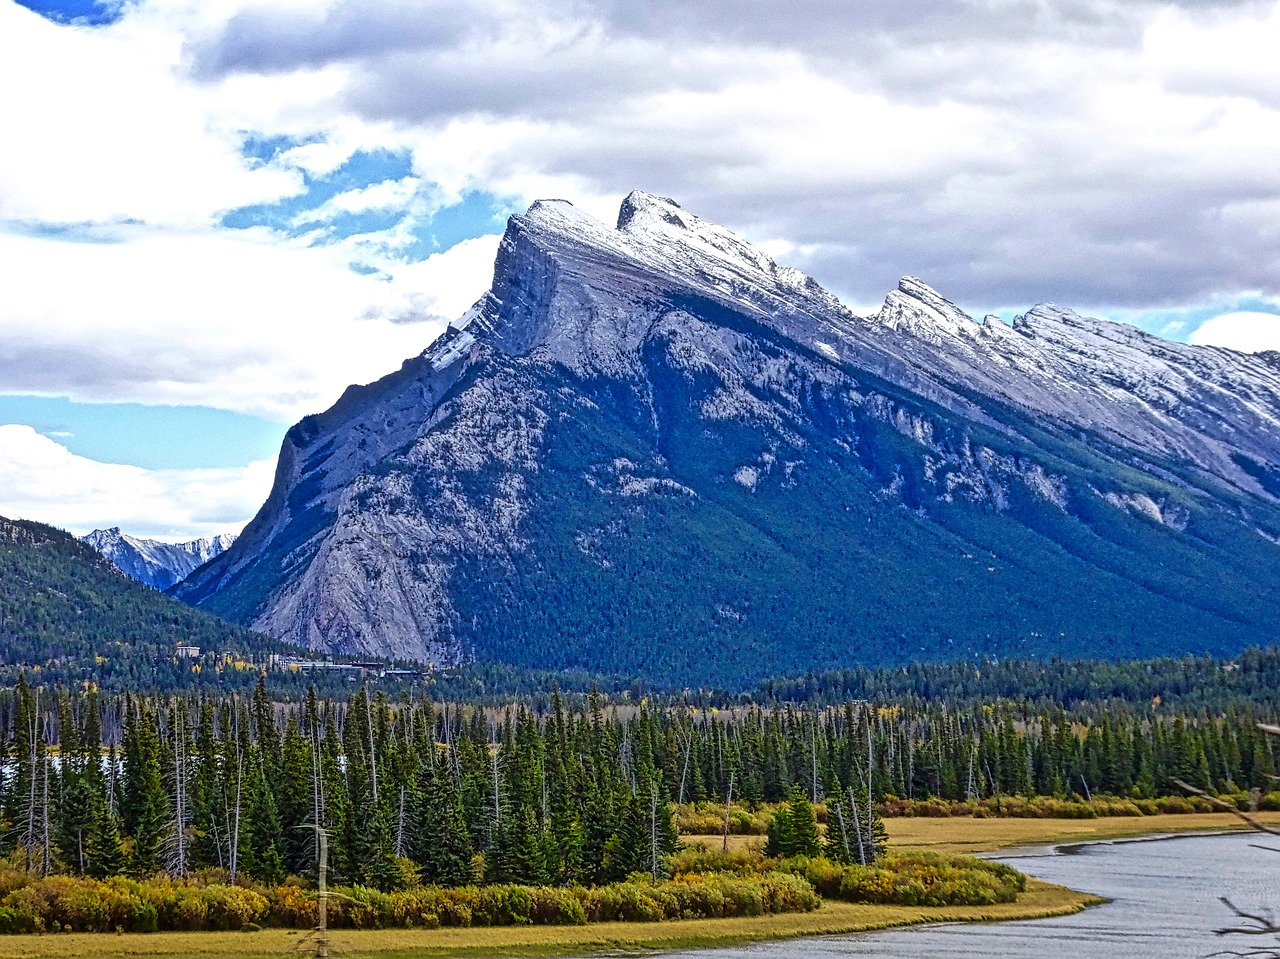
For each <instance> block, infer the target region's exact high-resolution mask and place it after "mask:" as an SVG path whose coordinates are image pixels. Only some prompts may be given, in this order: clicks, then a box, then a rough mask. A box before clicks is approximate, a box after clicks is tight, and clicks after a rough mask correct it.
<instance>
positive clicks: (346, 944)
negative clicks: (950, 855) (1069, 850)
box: [0, 879, 1098, 959]
mask: <svg viewBox="0 0 1280 959" xmlns="http://www.w3.org/2000/svg"><path fill="white" fill-rule="evenodd" d="M1097 901H1098V900H1096V899H1093V898H1092V897H1090V896H1086V895H1083V894H1081V893H1076V892H1072V891H1071V890H1069V889H1064V888H1063V887H1061V886H1055V885H1052V884H1050V883H1046V882H1039V881H1038V880H1034V879H1033V880H1031V881H1030V882H1029V883H1028V887H1027V892H1026V893H1024V894H1023V895H1022V896H1020V897H1019V900H1018V902H1016V903H1002V904H998V905H994V906H947V907H942V908H933V909H922V908H913V907H908V906H864V905H855V904H852V903H846V902H826V903H824V904H823V907H822V908H821V909H819V910H818V911H817V912H809V913H793V914H787V915H781V916H759V917H754V918H748V919H690V920H682V921H678V922H660V923H650V922H606V923H598V924H595V925H590V926H518V927H511V926H500V927H490V928H483V929H432V930H415V929H404V930H398V929H382V930H339V931H336V932H334V933H332V934H331V935H332V938H331V945H330V953H331V955H332V956H334V957H335V959H409V957H415V959H416V957H440V959H444V957H455V956H456V957H468V956H475V957H486V956H510V955H520V956H557V955H568V954H573V955H593V954H599V953H603V952H616V951H619V950H634V949H675V948H696V947H700V946H723V945H729V944H731V943H738V942H754V941H759V940H764V939H783V938H790V937H794V936H816V935H827V934H833V933H841V932H859V931H865V930H870V929H884V928H888V927H890V926H904V925H914V924H918V923H923V922H993V921H1000V920H1009V919H1035V918H1042V917H1045V916H1057V915H1065V914H1067V913H1072V912H1078V911H1079V910H1081V909H1083V908H1084V907H1085V906H1087V905H1090V904H1091V903H1093V902H1097ZM299 938H300V934H299V933H298V932H296V931H294V930H289V931H285V930H281V929H266V930H263V931H262V932H256V933H240V932H203V933H201V932H188V933H152V934H150V935H140V934H126V935H120V936H112V935H101V934H99V935H94V934H76V933H72V934H63V935H48V936H2V937H0V959H89V957H92V959H99V957H101V959H117V957H118V959H125V957H128V959H186V957H191V959H275V957H286V956H298V955H299V954H300V953H299V951H298V949H297V944H298V940H299ZM301 954H302V955H306V954H307V953H306V952H302V953H301Z"/></svg>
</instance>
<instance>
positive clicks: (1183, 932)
mask: <svg viewBox="0 0 1280 959" xmlns="http://www.w3.org/2000/svg"><path fill="white" fill-rule="evenodd" d="M1263 844H1267V845H1274V846H1276V847H1277V848H1280V839H1272V837H1268V836H1258V835H1255V834H1252V833H1249V834H1245V833H1235V834H1231V835H1224V836H1180V837H1176V838H1170V839H1143V840H1117V841H1113V842H1098V843H1087V844H1078V845H1070V846H1057V847H1053V848H1044V849H1035V850H1027V851H1026V852H1023V853H1020V854H1018V855H1010V856H1001V857H999V858H1000V861H1001V862H1007V863H1009V865H1011V866H1014V867H1016V868H1017V869H1021V870H1022V871H1023V872H1025V873H1027V874H1029V875H1032V876H1037V877H1039V878H1041V879H1047V880H1048V881H1050V882H1056V883H1060V884H1061V885H1064V886H1070V887H1071V888H1072V889H1078V890H1082V891H1085V892H1091V893H1094V894H1096V895H1099V896H1105V897H1107V898H1108V899H1110V900H1111V902H1108V903H1106V904H1104V905H1101V906H1095V907H1093V908H1090V909H1086V910H1085V911H1084V912H1081V913H1077V914H1076V915H1073V916H1063V917H1061V918H1058V919H1037V920H1033V921H1028V922H1010V923H990V924H986V923H984V924H976V925H974V924H970V925H965V924H959V923H957V924H947V925H938V926H916V927H911V928H906V929H895V930H888V931H883V932H875V933H858V934H852V935H843V936H823V937H820V938H813V939H800V940H791V941H785V942H770V943H761V944H757V945H751V946H738V947H732V948H727V949H714V950H703V951H694V952H682V953H677V954H676V957H678V959H739V957H740V959H809V957H821V959H836V957H842V956H875V957H885V959H925V957H928V959H947V957H955V959H959V957H969V959H977V957H981V959H1068V957H1069V959H1181V957H1186V959H1193V957H1200V956H1208V955H1209V954H1211V953H1214V952H1220V951H1222V950H1224V949H1238V950H1243V949H1249V948H1258V947H1261V946H1267V947H1271V946H1276V947H1277V948H1280V940H1277V939H1276V938H1275V937H1261V936H1230V937H1221V936H1215V935H1214V934H1213V930H1214V929H1216V928H1220V927H1222V926H1226V925H1229V924H1234V923H1235V922H1236V920H1235V919H1234V917H1233V916H1231V914H1230V913H1229V912H1228V911H1227V909H1226V907H1225V906H1223V905H1222V903H1221V902H1219V901H1218V897H1219V896H1227V897H1228V898H1230V899H1231V900H1232V901H1233V902H1234V903H1235V904H1236V905H1238V906H1240V907H1241V908H1243V909H1246V910H1249V911H1265V910H1266V909H1268V908H1270V907H1276V908H1277V910H1280V882H1278V881H1277V880H1280V852H1269V851H1267V850H1264V849H1259V848H1257V846H1258V845H1263ZM1278 914H1280V913H1278Z"/></svg>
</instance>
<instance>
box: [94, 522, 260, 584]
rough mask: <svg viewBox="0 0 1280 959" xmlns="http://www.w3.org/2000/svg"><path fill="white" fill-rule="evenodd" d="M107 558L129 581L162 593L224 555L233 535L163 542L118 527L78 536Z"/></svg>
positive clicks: (233, 538)
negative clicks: (183, 541) (180, 541)
mask: <svg viewBox="0 0 1280 959" xmlns="http://www.w3.org/2000/svg"><path fill="white" fill-rule="evenodd" d="M80 539H81V540H82V541H84V542H85V543H88V544H89V545H90V546H92V547H93V548H94V549H96V550H97V551H98V552H99V553H101V554H102V555H103V556H105V557H106V558H107V559H109V560H110V561H111V562H112V563H114V564H115V565H116V567H117V568H118V569H119V570H120V571H121V572H122V573H124V574H125V575H126V576H128V577H129V578H130V579H133V580H137V581H138V582H139V583H142V584H143V585H145V586H150V587H151V588H152V589H158V590H161V591H162V592H163V591H164V590H166V589H169V588H170V587H171V586H173V585H174V584H175V583H178V582H181V581H182V580H183V579H185V578H186V577H187V576H188V575H189V574H190V573H191V571H192V570H193V569H195V568H196V567H198V566H201V565H203V564H204V563H207V562H209V560H211V559H213V558H214V557H215V556H220V555H222V553H224V552H226V550H227V549H228V547H230V546H231V544H232V543H234V542H235V541H236V536H235V534H234V533H221V534H219V535H217V536H212V537H205V538H201V539H195V540H191V541H190V542H188V543H164V542H161V541H160V540H156V539H146V538H144V537H141V536H130V535H129V534H128V533H122V532H121V531H120V527H118V526H113V527H112V528H111V529H95V530H94V531H93V532H92V533H88V534H87V535H85V536H82V537H80Z"/></svg>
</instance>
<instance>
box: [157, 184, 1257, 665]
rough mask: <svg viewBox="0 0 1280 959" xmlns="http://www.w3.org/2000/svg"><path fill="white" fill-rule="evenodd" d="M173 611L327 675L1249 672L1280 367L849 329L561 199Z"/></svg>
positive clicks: (677, 231)
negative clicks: (1151, 662)
mask: <svg viewBox="0 0 1280 959" xmlns="http://www.w3.org/2000/svg"><path fill="white" fill-rule="evenodd" d="M175 593H176V595H178V596H180V597H182V598H184V599H186V600H187V601H189V602H191V603H194V604H196V605H199V606H200V607H202V608H204V609H208V610H210V611H213V612H216V613H219V614H221V615H223V616H227V617H229V618H231V619H233V620H236V621H238V622H241V623H244V624H246V625H252V626H253V627H254V628H255V629H258V630H262V631H264V632H266V633H269V634H270V635H273V636H276V637H280V638H282V639H287V640H290V641H292V642H296V643H298V644H301V645H304V646H308V647H311V648H313V649H323V650H332V651H342V652H353V653H376V654H381V655H390V656H396V657H406V658H408V657H412V658H416V659H419V660H424V661H428V662H436V663H442V662H458V661H465V660H471V659H479V660H484V661H491V662H497V663H506V664H512V665H517V666H533V667H539V668H550V669H561V668H570V667H573V668H582V669H590V670H598V671H607V672H611V673H615V674H624V675H640V676H650V677H653V678H655V679H660V680H663V681H667V682H674V683H677V684H690V685H692V684H696V683H700V682H717V683H722V684H727V685H738V686H741V685H743V684H749V683H752V682H754V681H756V680H759V679H760V678H762V677H765V676H768V675H772V674H777V673H782V672H798V671H803V670H810V669H820V668H827V667H838V666H847V665H853V664H859V663H865V664H883V663H902V662H907V661H911V660H918V659H958V658H963V657H972V656H988V657H989V656H998V657H1004V656H1009V655H1017V656H1021V657H1025V656H1049V655H1063V656H1094V657H1099V656H1100V657H1112V656H1152V655H1163V654H1171V653H1180V652H1184V651H1211V652H1220V653H1221V652H1229V651H1234V650H1235V649H1238V648H1239V647H1241V646H1243V645H1246V644H1249V643H1256V644H1266V643H1270V642H1273V641H1274V640H1275V639H1276V638H1277V622H1278V621H1280V617H1278V616H1277V607H1276V597H1277V596H1280V355H1278V354H1276V353H1263V354H1257V355H1247V354H1242V353H1236V352H1232V351H1229V350H1224V349H1217V348H1212V347H1196V346H1187V345H1184V344H1179V343H1171V342H1167V341H1164V340H1161V339H1158V338H1156V337H1153V336H1149V335H1147V334H1145V333H1142V332H1140V331H1139V330H1137V329H1135V328H1133V327H1129V326H1124V325H1120V324H1116V323H1111V322H1107V321H1105V320H1099V319H1091V318H1088V317H1083V316H1079V315H1077V314H1076V313H1074V312H1072V311H1070V310H1067V309H1062V308H1059V307H1055V306H1050V305H1041V306H1037V307H1035V308H1034V309H1031V310H1029V311H1028V312H1027V313H1026V314H1025V315H1023V316H1020V317H1018V318H1017V319H1016V320H1014V321H1013V323H1012V324H1006V323H1004V322H1002V321H1001V320H1000V319H998V318H996V317H986V318H984V319H975V318H973V317H970V316H969V315H967V314H966V313H965V312H964V311H962V310H961V309H959V308H958V307H957V306H956V305H955V304H953V303H951V302H950V301H948V300H946V299H945V298H944V297H942V296H941V295H939V294H938V293H937V292H935V291H934V290H932V289H931V288H929V287H928V286H927V285H925V284H924V283H923V282H921V281H919V280H916V279H912V278H907V279H904V280H903V281H902V282H901V283H900V284H899V286H898V289H896V290H894V291H893V292H891V293H890V294H889V295H888V296H887V298H886V299H885V302H884V305H883V307H881V309H880V310H879V311H878V312H877V313H875V314H873V315H871V316H867V317H860V316H857V315H855V314H854V313H853V312H851V311H850V310H849V309H847V308H846V307H845V306H844V305H843V304H841V303H840V302H839V301H838V300H837V299H836V297H834V296H833V295H832V294H830V293H829V292H827V291H826V290H824V289H823V288H822V287H821V286H819V285H818V284H817V283H816V282H815V281H814V280H812V279H811V278H809V277H807V276H804V275H803V274H801V273H799V272H797V271H795V270H792V269H789V268H787V267H782V266H779V265H777V264H776V263H774V261H773V260H772V259H770V258H769V257H768V256H766V255H765V254H764V253H763V252H761V251H760V250H758V249H755V248H753V247H751V246H750V245H748V244H747V243H745V242H743V241H742V240H740V239H739V238H737V237H735V236H734V235H733V234H731V233H729V232H728V231H726V230H724V229H722V228H720V227H717V226H715V225H713V224H710V223H707V222H706V221H704V220H701V219H700V218H698V217H697V216H694V215H693V214H691V213H689V212H687V211H685V210H683V209H681V208H680V207H679V206H678V205H677V204H676V203H675V202H673V201H671V200H668V199H664V198H661V197H655V196H650V195H648V194H644V193H633V194H632V195H631V196H629V197H628V198H627V199H626V201H625V202H624V203H623V205H622V208H621V210H620V213H619V216H618V221H617V225H616V226H609V225H606V224H604V223H600V222H599V221H597V220H595V219H593V218H591V217H589V216H587V215H585V214H584V213H582V212H580V211H578V210H577V209H575V208H574V207H573V206H572V205H571V204H569V203H567V202H564V201H558V200H552V201H540V202H538V203H535V204H534V205H533V206H532V207H531V208H530V209H529V211H528V213H527V214H526V215H524V216H516V217H512V218H511V220H510V222H509V224H508V226H507V230H506V234H505V236H504V237H503V240H502V243H501V245H500V248H499V252H498V257H497V261H496V264H495V270H494V280H493V285H492V287H491V289H490V291H489V292H488V293H487V294H486V295H485V296H484V297H483V298H482V299H481V300H480V301H479V302H478V303H477V304H476V305H475V307H473V308H472V309H471V310H470V311H469V312H468V313H467V314H466V315H465V316H464V317H462V318H461V319H460V320H459V321H457V322H456V323H454V324H453V325H452V326H451V327H450V329H449V330H448V332H446V333H445V334H444V335H443V336H442V337H440V339H439V340H437V341H436V342H435V343H433V344H432V345H431V346H430V347H429V348H428V349H427V350H426V351H425V352H424V353H423V354H421V355H420V356H416V357H413V358H412V359H409V360H407V361H406V362H405V363H404V365H403V366H402V367H401V369H400V370H398V371H396V372H394V373H391V374H390V375H388V376H386V377H384V378H383V379H381V380H379V381H378V382H376V383H373V384H370V385H368V386H361V387H352V388H350V389H349V390H347V392H346V393H345V394H344V395H343V397H342V398H341V399H340V400H339V401H338V402H337V403H336V404H335V405H334V406H333V407H332V408H331V409H329V410H328V411H326V412H325V413H322V414H319V415H316V416H310V417H307V418H306V419H304V420H303V421H302V422H300V423H298V424H297V425H296V426H294V427H293V428H292V429H291V430H290V431H289V433H288V435H287V437H286V439H285V441H284V445H283V448H282V450H281V455H280V460H279V466H278V471H277V475H276V481H275V486H274V488H273V490H272V492H271V495H270V497H269V499H268V500H267V502H266V504H265V505H264V506H263V508H262V509H261V511H260V512H259V513H258V515H257V516H256V517H255V519H254V520H253V521H252V522H251V523H250V524H249V526H248V527H247V528H246V529H245V531H244V532H243V533H242V535H241V537H240V539H239V540H237V541H236V543H235V544H233V545H232V547H231V548H230V549H228V550H227V552H226V553H224V554H223V555H221V556H218V557H216V558H214V559H213V560H212V561H211V562H209V563H208V564H206V565H205V566H203V567H201V568H200V569H198V570H196V571H195V572H194V573H193V574H191V575H190V576H189V577H188V578H187V579H186V580H185V581H184V582H182V583H181V584H179V585H178V586H177V587H176V588H175Z"/></svg>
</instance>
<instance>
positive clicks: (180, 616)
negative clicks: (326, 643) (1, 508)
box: [0, 517, 283, 687]
mask: <svg viewBox="0 0 1280 959" xmlns="http://www.w3.org/2000/svg"><path fill="white" fill-rule="evenodd" d="M179 644H190V645H194V646H199V647H201V648H202V650H204V651H206V652H216V653H222V654H232V655H233V656H234V657H244V656H254V655H261V654H263V653H264V652H266V651H268V650H272V649H282V648H283V644H280V643H277V642H275V641H273V640H271V639H269V638H268V637H266V636H262V635H258V634H255V633H252V632H250V631H249V630H247V629H243V628H242V627H239V626H236V625H234V624H232V623H227V622H224V621H223V620H220V619H218V618H217V617H215V616H210V615H209V614H207V613H204V612H201V611H199V610H194V609H191V608H190V607H189V606H187V605H185V604H183V603H180V602H177V601H176V600H174V599H171V598H170V597H168V596H164V595H162V594H160V593H157V592H156V591H155V590H153V589H150V588H148V587H146V586H143V585H141V584H140V583H136V582H134V581H133V580H131V579H129V578H128V577H127V576H125V575H124V574H123V573H122V572H120V570H118V569H117V568H116V567H115V566H114V565H112V564H111V563H110V562H108V561H107V560H106V559H104V558H103V557H102V556H101V555H100V554H99V553H98V552H97V550H95V549H93V547H91V546H89V545H88V544H87V543H83V542H81V541H80V540H78V539H76V538H75V537H74V536H72V535H71V534H70V533H66V532H63V531H62V530H59V529H54V528H53V527H51V526H45V525H43V524H41V523H34V522H28V521H26V520H9V519H4V518H3V517H0V667H9V670H8V672H14V671H16V670H17V669H19V668H30V667H41V668H42V669H43V668H48V667H56V670H55V671H56V672H57V673H58V674H59V676H60V678H65V675H64V674H66V673H67V671H68V670H70V671H71V674H73V675H74V674H75V673H76V670H77V669H78V670H79V672H80V674H82V677H83V678H85V679H92V680H94V681H95V682H104V681H106V680H107V679H109V678H113V679H127V678H129V677H130V676H133V677H135V678H136V679H137V680H138V682H139V683H140V685H142V686H144V687H151V686H154V685H156V684H157V683H160V684H161V685H168V684H169V683H164V682H161V677H158V675H157V670H159V671H165V670H168V671H170V672H174V673H177V672H182V673H189V671H190V669H191V664H190V663H188V662H185V661H184V662H175V661H174V653H175V650H176V648H177V646H178V645H179Z"/></svg>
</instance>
